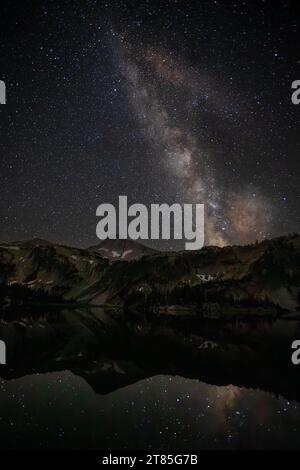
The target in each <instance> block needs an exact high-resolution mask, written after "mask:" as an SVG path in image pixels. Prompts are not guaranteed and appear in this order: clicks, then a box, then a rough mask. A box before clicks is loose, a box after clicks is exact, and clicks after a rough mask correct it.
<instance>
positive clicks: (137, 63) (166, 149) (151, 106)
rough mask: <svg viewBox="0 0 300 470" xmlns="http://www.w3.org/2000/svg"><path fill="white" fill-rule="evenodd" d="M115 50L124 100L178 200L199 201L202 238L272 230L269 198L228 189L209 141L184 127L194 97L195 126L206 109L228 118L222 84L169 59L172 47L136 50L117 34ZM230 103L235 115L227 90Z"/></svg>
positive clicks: (239, 238)
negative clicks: (171, 101) (168, 100)
mask: <svg viewBox="0 0 300 470" xmlns="http://www.w3.org/2000/svg"><path fill="white" fill-rule="evenodd" d="M115 54H116V60H117V62H118V65H119V67H120V70H121V72H122V75H123V77H124V78H125V80H126V84H127V92H128V97H129V101H130V104H131V106H132V108H133V110H134V112H135V115H136V118H137V119H138V120H139V121H140V123H141V125H142V127H143V130H144V132H145V133H146V135H147V137H148V139H149V142H150V143H152V144H153V145H154V148H155V149H156V152H157V159H158V160H162V161H163V162H164V164H165V165H166V167H167V169H168V171H169V172H170V173H171V174H172V176H175V177H176V183H175V184H178V187H179V191H181V198H182V200H183V201H189V202H192V203H203V204H204V205H205V210H206V218H205V229H206V244H214V245H218V246H224V245H226V244H228V243H232V242H237V243H247V242H250V241H253V240H254V239H255V238H256V239H262V238H264V237H266V236H268V235H269V233H270V231H271V230H272V207H271V204H270V203H269V202H268V201H267V199H266V198H264V197H263V196H262V195H260V194H259V192H258V190H257V192H256V193H253V190H252V194H250V193H249V192H247V190H243V191H240V192H238V191H234V189H233V188H232V189H231V190H230V191H228V188H225V187H224V185H222V179H221V178H220V175H218V174H217V172H216V167H215V162H214V159H215V155H214V154H215V149H214V146H211V145H210V146H208V145H207V142H205V141H202V142H200V141H199V139H198V138H197V135H196V134H195V133H193V132H191V130H190V128H189V118H190V112H191V110H190V109H189V103H190V102H193V101H194V100H196V99H198V98H200V99H201V100H202V103H203V104H202V105H200V108H201V106H202V107H203V109H204V110H205V112H201V113H200V116H199V117H198V119H199V121H200V126H201V120H202V121H203V122H204V120H205V119H206V116H207V114H212V115H216V116H217V118H218V119H220V120H226V119H228V115H227V114H226V113H227V112H228V109H227V107H228V100H229V97H228V94H226V90H221V89H220V86H219V84H218V83H217V82H216V81H215V80H213V79H210V77H209V76H202V75H201V73H199V71H198V70H196V69H194V68H192V67H190V66H188V65H187V64H185V63H184V61H183V60H178V59H177V60H175V59H174V58H173V57H172V53H169V54H168V53H167V52H166V51H164V52H163V53H162V52H160V51H155V50H153V49H150V50H149V49H147V50H142V49H139V52H138V53H137V52H136V51H135V50H133V48H132V47H131V46H130V43H128V41H127V40H125V39H124V37H123V36H121V37H119V38H118V39H117V43H116V45H115ZM134 58H135V60H134ZM149 64H150V68H149ZM165 87H168V88H169V89H168V90H167V96H168V95H169V94H170V93H171V94H172V91H170V87H172V90H173V94H172V98H174V97H175V98H176V97H177V96H178V94H180V93H181V94H182V95H183V97H182V96H179V99H177V106H178V107H181V108H182V109H183V111H184V112H185V113H186V115H184V114H183V116H182V122H180V120H179V122H178V121H177V122H176V119H174V118H173V117H172V115H171V113H170V112H169V111H168V110H167V106H166V105H164V104H163V103H164V98H165V94H164V90H165ZM230 103H231V106H232V110H233V113H235V114H236V115H237V116H238V115H239V112H240V106H239V103H238V101H237V99H236V97H234V96H232V97H231V102H230ZM175 110H176V109H175ZM223 110H224V111H225V112H224V111H223Z"/></svg>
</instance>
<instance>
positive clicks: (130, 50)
mask: <svg viewBox="0 0 300 470" xmlns="http://www.w3.org/2000/svg"><path fill="white" fill-rule="evenodd" d="M295 5H296V2H293V1H282V2H280V6H278V7H275V6H274V2H271V1H267V0H265V1H262V0H260V1H251V2H249V1H235V2H234V1H221V0H215V1H211V0H210V1H208V0H202V1H201V2H199V1H190V2H182V1H176V0H172V1H165V2H153V1H140V2H134V1H131V2H121V1H114V2H112V1H106V2H105V1H92V0H87V1H72V2H71V1H66V0H62V1H59V2H58V1H39V2H30V5H29V4H28V3H27V2H23V3H22V2H19V4H14V3H13V2H6V1H4V2H1V7H0V8H1V15H0V18H1V19H0V22H1V28H0V63H1V67H0V71H1V76H0V79H1V80H4V81H5V82H6V87H7V104H6V105H2V106H1V107H0V126H1V139H0V154H1V161H0V169H1V198H0V216H1V221H2V223H1V234H0V239H1V240H20V239H28V238H33V237H41V238H46V239H49V240H52V241H54V242H59V243H65V244H70V245H75V246H80V247H86V246H89V245H92V244H95V243H96V242H97V238H96V231H95V230H96V224H97V221H98V220H97V218H96V208H97V206H98V205H99V204H101V203H104V202H110V203H112V204H116V205H117V201H118V196H119V195H127V196H128V201H129V203H130V204H132V203H134V202H140V203H144V204H146V205H147V206H149V205H150V204H152V203H168V204H172V203H174V202H179V203H188V202H190V203H191V202H192V203H204V204H205V210H206V222H205V229H206V243H207V244H217V245H220V246H223V245H226V244H228V243H241V244H244V243H248V242H252V241H255V240H256V239H263V238H264V237H273V236H278V235H283V234H287V233H290V232H296V231H298V232H299V229H300V220H299V211H298V207H299V198H300V191H299V186H300V185H299V176H300V164H299V146H300V132H299V117H300V106H299V107H297V106H295V105H293V104H292V102H291V93H292V92H291V84H292V82H293V81H294V80H297V79H300V57H299V51H298V48H297V44H299V27H298V25H297V17H296V13H295ZM157 243H158V244H159V247H162V248H166V247H167V248H170V249H174V248H179V247H180V246H179V242H178V241H172V240H171V241H169V242H157Z"/></svg>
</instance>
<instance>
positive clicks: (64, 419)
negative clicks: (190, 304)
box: [0, 372, 300, 449]
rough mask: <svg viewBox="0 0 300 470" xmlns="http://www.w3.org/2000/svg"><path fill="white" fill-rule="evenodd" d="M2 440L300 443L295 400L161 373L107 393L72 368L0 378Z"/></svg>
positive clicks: (122, 444) (125, 444)
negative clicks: (43, 373)
mask: <svg viewBox="0 0 300 470" xmlns="http://www.w3.org/2000/svg"><path fill="white" fill-rule="evenodd" d="M0 433H1V436H3V440H2V445H6V444H7V446H8V447H9V446H15V445H17V446H18V445H20V446H25V447H26V445H29V444H30V443H31V445H32V442H33V441H34V445H35V446H37V447H40V448H44V447H47V446H49V445H50V446H52V447H57V446H59V447H60V446H63V447H68V446H69V447H70V446H71V447H87V448H108V447H109V448H112V449H113V448H133V447H137V448H143V449H151V448H153V449H166V448H168V449H176V448H177V449H178V448H184V449H188V448H199V449H201V448H202V449H207V448H236V447H241V448H243V447H245V448H247V447H248V448H261V447H267V448H268V447H273V448H274V447H289V446H290V447H293V446H299V445H300V412H299V407H298V404H297V403H296V402H289V401H288V400H285V399H283V398H279V399H276V398H275V397H273V396H272V395H270V394H269V393H265V392H261V391H257V390H251V389H250V390H247V389H243V388H242V389H240V388H238V387H235V386H232V385H229V386H226V387H216V386H211V385H207V384H204V383H201V382H198V381H197V380H187V379H183V378H180V377H166V376H156V377H153V378H149V379H146V380H143V381H141V382H138V383H136V384H133V385H130V386H127V387H125V388H123V389H120V390H117V391H115V392H113V393H110V394H108V395H105V396H101V395H97V394H95V393H94V392H93V391H92V389H91V388H90V387H89V386H88V385H87V383H86V382H85V381H84V380H83V379H81V378H79V377H76V376H74V375H73V374H71V373H69V372H62V373H60V374H58V373H51V374H45V375H36V376H28V377H24V378H22V379H17V380H13V381H11V382H6V381H1V382H0Z"/></svg>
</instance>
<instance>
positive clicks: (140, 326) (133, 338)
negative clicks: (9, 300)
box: [0, 308, 300, 401]
mask: <svg viewBox="0 0 300 470" xmlns="http://www.w3.org/2000/svg"><path fill="white" fill-rule="evenodd" d="M299 325H300V323H299V322H298V321H291V320H290V321H289V320H276V321H272V320H255V321H251V322H249V321H248V322H245V321H234V322H221V321H220V320H219V321H216V320H215V321H212V320H202V321H201V322H199V320H198V321H197V324H196V323H194V320H192V319H190V320H188V321H187V320H186V319H183V318H165V319H164V320H162V319H160V320H159V322H158V321H154V320H153V319H152V320H151V323H150V322H149V320H147V316H138V317H135V316H133V315H132V314H124V313H123V312H118V313H115V312H106V311H104V310H103V309H100V308H94V309H91V310H78V309H77V310H70V309H69V310H67V309H64V310H62V311H58V310H53V311H52V312H47V313H44V314H40V313H39V312H38V313H37V312H34V311H27V312H26V315H25V314H24V315H23V316H22V315H21V316H20V317H19V318H16V319H15V320H13V319H12V320H11V321H7V320H6V321H5V320H2V321H1V324H0V338H1V339H3V340H4V341H5V342H6V344H7V363H8V366H1V369H0V374H1V376H2V377H3V378H7V379H11V378H15V377H21V376H24V375H27V374H30V373H36V372H49V371H61V370H71V371H72V372H73V373H75V374H77V375H79V376H81V377H83V378H84V379H85V380H86V382H88V383H89V384H90V385H91V386H92V388H93V389H94V390H95V391H96V392H97V393H101V394H105V393H109V392H111V391H113V390H115V389H117V388H120V387H124V386H125V385H128V384H131V383H134V382H137V381H139V380H141V379H143V378H147V377H151V376H154V375H158V374H164V375H180V376H183V377H187V378H195V379H199V380H201V381H204V382H207V383H210V384H217V385H228V384H233V385H237V386H244V387H247V388H260V389H263V390H267V391H271V392H273V393H274V394H276V395H277V394H281V395H283V396H285V397H286V398H288V399H290V400H291V399H296V400H299V401H300V374H299V370H298V369H297V367H296V366H293V365H292V363H291V352H292V351H291V342H292V341H293V340H294V339H296V338H299V337H300V331H299Z"/></svg>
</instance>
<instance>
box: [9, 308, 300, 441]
mask: <svg viewBox="0 0 300 470" xmlns="http://www.w3.org/2000/svg"><path fill="white" fill-rule="evenodd" d="M0 338H2V339H3V340H5V342H6V344H7V364H8V365H7V366H0V377H2V378H0V448H18V449H20V448H34V449H38V448H41V449H47V448H48V449H51V448H52V449H56V448H69V449H70V448H73V449H144V450H151V449H153V450H172V449H173V450H176V449H181V450H184V449H186V450H200V449H247V448H250V449H262V448H274V449H284V448H298V449H300V407H299V403H300V365H299V366H294V365H293V364H292V363H291V353H292V351H291V343H292V341H293V340H295V339H300V322H299V321H298V320H293V321H291V320H275V321H273V320H266V319H257V320H254V321H251V322H249V321H234V322H231V323H228V322H226V323H222V322H215V321H205V322H198V321H197V322H196V323H195V324H189V323H188V322H187V320H186V319H183V321H180V322H179V323H178V321H177V320H176V321H175V320H174V321H173V320H172V322H170V321H169V320H166V321H164V320H162V319H160V321H159V322H158V323H155V322H154V321H153V320H152V319H151V321H149V319H147V318H143V317H138V319H132V318H128V317H127V316H126V315H123V314H120V315H119V314H118V315H117V316H116V315H114V314H111V313H107V312H104V311H103V310H102V309H94V310H93V311H85V310H67V309H63V310H61V311H58V312H56V311H55V312H50V313H48V312H42V313H41V312H38V314H36V313H34V312H25V313H22V315H21V316H20V315H19V317H17V316H15V317H9V316H7V318H5V319H3V320H2V321H1V322H0ZM184 377H185V378H184ZM209 384H211V385H209ZM228 384H234V385H228ZM263 390H265V391H263Z"/></svg>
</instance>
